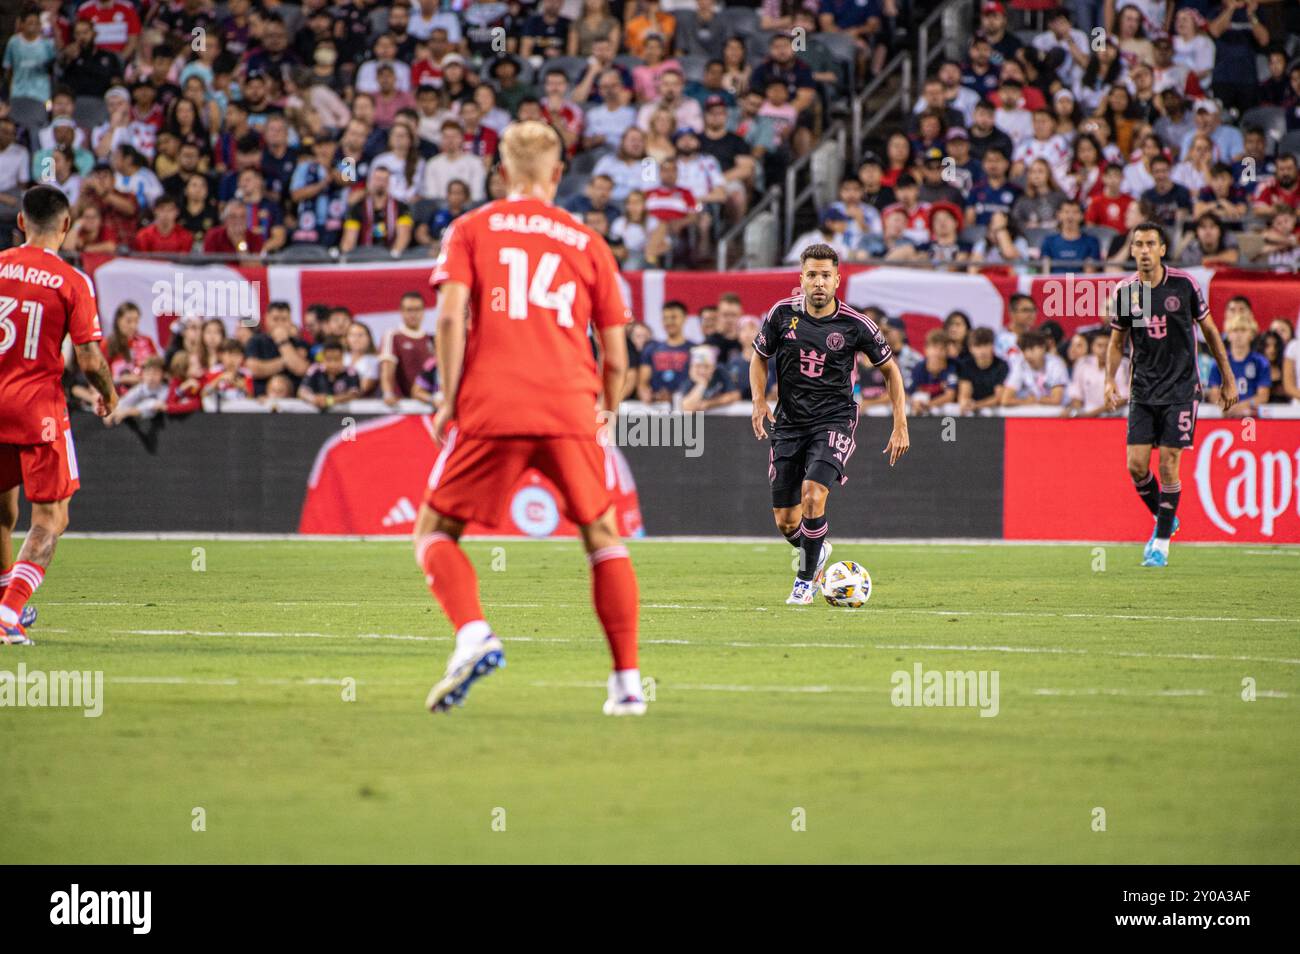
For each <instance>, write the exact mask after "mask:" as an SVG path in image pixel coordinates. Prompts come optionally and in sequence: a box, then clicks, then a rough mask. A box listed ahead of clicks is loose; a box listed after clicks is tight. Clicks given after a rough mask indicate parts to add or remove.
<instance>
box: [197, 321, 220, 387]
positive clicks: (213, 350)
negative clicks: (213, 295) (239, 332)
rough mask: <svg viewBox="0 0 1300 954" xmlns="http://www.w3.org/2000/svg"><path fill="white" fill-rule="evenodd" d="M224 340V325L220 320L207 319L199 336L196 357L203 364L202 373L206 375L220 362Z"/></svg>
mask: <svg viewBox="0 0 1300 954" xmlns="http://www.w3.org/2000/svg"><path fill="white" fill-rule="evenodd" d="M225 340H226V325H225V322H223V321H222V320H221V319H220V318H209V319H208V320H207V321H205V322H203V329H202V331H201V332H200V335H199V342H200V346H199V349H198V352H197V356H198V357H199V359H200V360H201V361H202V362H203V373H204V374H207V373H208V372H209V371H210V370H212V369H213V368H214V367H216V365H217V364H218V363H220V361H221V343H222V342H223V341H225Z"/></svg>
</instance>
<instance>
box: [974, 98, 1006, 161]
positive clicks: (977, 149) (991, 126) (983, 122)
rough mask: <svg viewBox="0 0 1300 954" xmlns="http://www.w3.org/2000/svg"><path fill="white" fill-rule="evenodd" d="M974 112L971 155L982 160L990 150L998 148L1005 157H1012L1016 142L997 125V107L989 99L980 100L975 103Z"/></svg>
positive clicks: (977, 159)
mask: <svg viewBox="0 0 1300 954" xmlns="http://www.w3.org/2000/svg"><path fill="white" fill-rule="evenodd" d="M974 112H975V115H974V119H973V120H972V122H971V127H970V152H971V156H973V157H974V158H975V160H976V161H978V162H982V161H983V160H984V157H985V155H986V154H987V153H988V150H990V149H997V150H998V151H999V152H1001V153H1002V155H1003V156H1004V157H1005V158H1007V159H1010V158H1011V154H1012V153H1013V152H1014V151H1015V144H1014V143H1013V142H1012V141H1011V137H1010V136H1008V135H1007V134H1006V133H1004V132H1003V131H1002V130H1001V129H999V128H998V127H997V125H996V117H997V107H996V106H994V104H993V103H992V102H990V101H989V100H986V99H985V100H980V101H979V102H978V103H976V104H975V111H974Z"/></svg>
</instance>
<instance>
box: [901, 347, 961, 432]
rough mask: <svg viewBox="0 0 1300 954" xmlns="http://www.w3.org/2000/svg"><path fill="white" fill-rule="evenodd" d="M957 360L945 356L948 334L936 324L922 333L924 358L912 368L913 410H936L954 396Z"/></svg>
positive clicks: (921, 411)
mask: <svg viewBox="0 0 1300 954" xmlns="http://www.w3.org/2000/svg"><path fill="white" fill-rule="evenodd" d="M957 384H958V378H957V362H956V361H954V360H952V359H951V358H949V357H948V335H947V334H946V333H945V332H944V331H943V329H941V328H935V329H934V330H932V331H931V332H930V333H929V334H927V335H926V336H925V360H924V361H922V362H921V363H920V364H918V365H917V366H916V367H914V368H913V369H912V388H911V391H910V392H909V394H910V396H911V408H910V412H911V413H912V414H930V413H937V412H938V411H939V410H940V409H941V408H942V406H943V405H945V404H951V403H952V402H954V401H956V400H957Z"/></svg>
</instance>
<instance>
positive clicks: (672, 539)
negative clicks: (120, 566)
mask: <svg viewBox="0 0 1300 954" xmlns="http://www.w3.org/2000/svg"><path fill="white" fill-rule="evenodd" d="M774 536H775V531H774V532H773V534H772V535H769V536H761V537H760V536H716V537H701V536H651V537H632V538H629V540H628V542H629V543H632V544H638V543H713V544H719V545H725V546H734V545H737V544H763V545H766V546H774V547H785V546H788V544H786V543H784V542H783V541H781V540H780V539H773V537H774ZM63 539H65V540H168V541H184V540H194V541H198V542H202V541H220V542H251V543H275V542H283V543H303V544H312V543H340V542H345V543H387V544H393V545H401V546H404V547H410V545H411V540H410V538H409V537H407V536H389V535H387V534H383V535H370V536H366V535H359V536H348V535H319V536H316V535H313V536H303V535H301V534H297V533H185V532H182V533H76V532H72V533H65V534H64V535H63ZM462 539H464V540H466V541H468V542H470V543H473V542H476V541H484V542H492V543H528V544H552V545H557V546H567V547H573V546H575V545H576V544H577V538H576V537H567V538H562V539H552V538H543V539H536V538H533V537H502V536H492V535H483V536H466V537H464V538H462ZM834 542H835V543H836V544H839V543H844V544H847V545H850V546H872V547H927V548H928V547H933V546H958V547H1061V546H1070V547H1082V546H1117V547H1128V546H1132V547H1135V546H1139V545H1140V544H1141V543H1142V541H1141V540H1002V539H998V538H996V537H836V538H835V541H834ZM1178 546H1179V547H1232V546H1239V545H1234V544H1231V543H1179V544H1178ZM1255 546H1256V547H1258V546H1259V544H1255ZM1272 546H1275V547H1277V549H1278V550H1288V551H1295V552H1296V553H1297V555H1300V544H1286V543H1279V544H1272ZM1256 552H1261V553H1267V552H1272V551H1267V550H1260V551H1256Z"/></svg>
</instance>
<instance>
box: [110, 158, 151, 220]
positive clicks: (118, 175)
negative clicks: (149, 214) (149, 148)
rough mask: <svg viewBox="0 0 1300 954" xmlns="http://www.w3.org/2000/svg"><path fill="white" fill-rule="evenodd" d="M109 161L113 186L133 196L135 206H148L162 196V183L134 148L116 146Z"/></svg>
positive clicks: (142, 207) (141, 207) (143, 207)
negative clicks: (111, 168) (111, 167)
mask: <svg viewBox="0 0 1300 954" xmlns="http://www.w3.org/2000/svg"><path fill="white" fill-rule="evenodd" d="M110 161H111V163H112V166H113V188H115V189H116V190H117V191H118V192H125V193H126V194H127V195H131V196H134V197H135V204H136V207H137V208H140V209H147V208H150V207H152V206H153V204H154V203H155V202H157V201H158V199H160V198H161V197H162V194H163V187H162V183H161V182H160V181H158V176H157V175H155V174H154V171H153V170H152V169H150V168H149V166H148V163H147V161H146V160H145V158H144V156H142V155H140V153H139V152H138V151H137V150H136V149H134V148H133V147H131V146H118V147H117V148H116V149H114V150H113V158H112V159H111V160H110Z"/></svg>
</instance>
